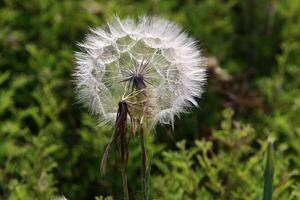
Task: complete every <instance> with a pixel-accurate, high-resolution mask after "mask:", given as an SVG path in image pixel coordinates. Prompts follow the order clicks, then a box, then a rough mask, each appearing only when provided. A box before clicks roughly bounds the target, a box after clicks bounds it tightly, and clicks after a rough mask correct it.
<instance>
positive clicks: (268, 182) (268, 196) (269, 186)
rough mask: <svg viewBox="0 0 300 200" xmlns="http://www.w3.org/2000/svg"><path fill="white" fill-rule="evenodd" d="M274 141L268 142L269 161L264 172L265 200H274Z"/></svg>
mask: <svg viewBox="0 0 300 200" xmlns="http://www.w3.org/2000/svg"><path fill="white" fill-rule="evenodd" d="M273 175H274V166H273V141H272V140H269V141H268V149H267V160H266V166H265V172H264V193H263V200H272V194H273Z"/></svg>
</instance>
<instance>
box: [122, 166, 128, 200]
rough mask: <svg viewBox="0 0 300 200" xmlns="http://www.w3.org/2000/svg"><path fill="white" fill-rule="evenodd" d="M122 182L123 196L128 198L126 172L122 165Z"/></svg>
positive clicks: (126, 199) (125, 199) (125, 198)
mask: <svg viewBox="0 0 300 200" xmlns="http://www.w3.org/2000/svg"><path fill="white" fill-rule="evenodd" d="M121 171H122V183H123V196H124V200H129V193H128V184H127V172H126V170H125V166H124V165H123V166H122V169H121Z"/></svg>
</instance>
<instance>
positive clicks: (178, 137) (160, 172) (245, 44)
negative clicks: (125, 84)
mask: <svg viewBox="0 0 300 200" xmlns="http://www.w3.org/2000/svg"><path fill="white" fill-rule="evenodd" d="M115 15H119V16H120V17H121V18H123V17H127V16H132V17H134V16H140V15H158V16H163V17H166V18H167V19H169V20H172V21H175V22H177V23H178V24H180V25H182V26H183V28H184V29H185V30H186V31H187V32H188V33H189V34H190V35H192V36H193V37H195V38H197V39H198V40H199V41H200V42H199V46H200V47H201V49H202V53H203V55H205V56H206V57H207V58H208V60H207V62H208V63H207V64H208V71H209V73H208V77H209V80H208V83H207V87H206V92H205V94H204V95H203V97H202V98H201V99H199V100H198V101H199V104H200V108H194V109H192V112H191V113H190V114H185V115H183V116H181V118H180V119H177V120H176V123H175V128H174V130H172V128H171V127H168V126H159V127H157V130H156V133H154V134H153V136H154V137H152V138H153V139H152V140H151V141H150V140H149V144H148V148H149V149H150V150H151V152H152V154H153V156H152V157H153V159H152V172H151V173H152V177H151V183H150V185H151V190H150V193H151V199H159V200H182V199H201V200H206V199H207V200H215V199H221V200H227V199H228V200H248V199H249V200H254V199H255V200H256V199H261V196H262V190H263V172H264V165H265V152H266V146H267V140H268V138H270V137H271V138H273V139H274V140H275V143H274V159H275V160H274V161H275V164H274V165H275V176H274V199H281V200H299V199H300V175H299V172H300V78H299V77H300V1H299V0H288V1H285V0H278V1H276V0H198V1H197V0H149V1H138V0H126V1H125V0H107V1H106V0H77V1H75V0H73V1H72V0H64V1H59V0H57V1H55V0H26V1H19V0H1V1H0V69H1V71H0V199H4V200H6V199H9V200H47V199H53V198H55V197H56V196H60V195H64V196H65V197H66V198H67V199H69V200H85V199H95V197H96V196H97V197H98V199H102V197H100V196H101V195H102V196H103V197H106V196H113V197H114V199H121V197H122V189H121V175H120V172H119V171H118V163H115V162H114V158H113V157H114V154H113V153H112V154H111V155H110V159H109V164H108V172H107V173H106V174H105V175H101V174H100V171H99V167H100V160H101V155H102V153H103V149H104V146H105V144H107V142H108V141H109V137H110V135H111V128H109V127H97V124H98V120H97V118H96V117H91V116H90V115H89V114H88V112H87V111H86V109H84V108H82V106H81V105H78V104H75V103H74V102H75V98H74V91H73V85H72V82H71V73H72V70H73V69H74V56H73V52H74V51H75V50H78V48H77V47H76V42H78V41H81V40H82V39H83V38H84V34H85V33H86V32H87V31H88V28H89V27H97V26H101V25H103V24H105V23H106V21H107V20H110V19H112V18H113V17H114V16H115ZM139 156H140V152H139V148H138V145H137V142H135V141H133V142H132V144H131V146H130V160H129V172H128V173H129V190H130V195H131V199H141V197H140V193H141V184H140V177H139V174H140V168H139V167H140V157H139Z"/></svg>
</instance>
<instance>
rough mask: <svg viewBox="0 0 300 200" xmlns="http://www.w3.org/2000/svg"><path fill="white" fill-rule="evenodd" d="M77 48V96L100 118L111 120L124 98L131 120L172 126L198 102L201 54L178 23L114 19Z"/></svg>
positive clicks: (202, 75) (202, 68)
mask: <svg viewBox="0 0 300 200" xmlns="http://www.w3.org/2000/svg"><path fill="white" fill-rule="evenodd" d="M79 47H80V51H79V52H76V53H75V58H76V65H77V66H76V69H75V71H74V74H73V75H74V78H75V89H76V92H77V98H78V100H79V101H80V102H82V103H83V104H84V105H85V106H87V107H88V108H89V110H90V112H91V113H93V114H95V115H97V116H99V118H100V119H101V120H102V121H104V122H114V121H115V119H116V113H117V110H118V103H119V102H120V101H122V100H124V101H126V102H127V103H128V105H129V109H131V113H133V115H131V116H130V117H131V118H136V120H141V118H146V119H148V120H150V121H152V123H153V124H156V123H162V124H173V123H174V117H175V116H176V115H179V114H180V113H183V112H186V111H188V108H190V107H191V106H193V105H195V106H197V101H196V100H195V98H197V97H200V96H201V94H202V92H203V84H204V83H205V80H206V73H205V72H206V69H205V66H204V64H203V60H204V58H203V57H202V56H201V53H200V51H199V50H198V47H197V45H196V41H195V40H194V39H192V38H191V37H189V36H188V35H187V34H186V33H184V32H183V31H182V29H181V28H180V27H179V26H178V25H176V24H174V23H172V22H169V21H168V20H165V19H163V18H160V17H140V18H138V19H137V20H134V19H130V18H127V19H124V20H121V19H119V18H118V17H116V18H115V19H114V20H113V21H112V22H109V23H108V24H107V26H105V27H101V28H97V29H91V31H90V33H88V34H87V35H86V38H85V39H84V41H83V42H82V43H80V44H79ZM135 87H137V88H135ZM134 91H135V92H134Z"/></svg>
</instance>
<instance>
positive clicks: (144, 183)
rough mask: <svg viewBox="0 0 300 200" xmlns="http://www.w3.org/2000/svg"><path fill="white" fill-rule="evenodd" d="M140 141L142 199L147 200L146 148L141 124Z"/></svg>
mask: <svg viewBox="0 0 300 200" xmlns="http://www.w3.org/2000/svg"><path fill="white" fill-rule="evenodd" d="M140 142H141V160H142V169H141V174H142V190H143V199H144V200H148V184H147V177H146V176H147V175H146V171H147V157H146V149H145V140H144V128H143V126H142V127H141V128H140Z"/></svg>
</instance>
